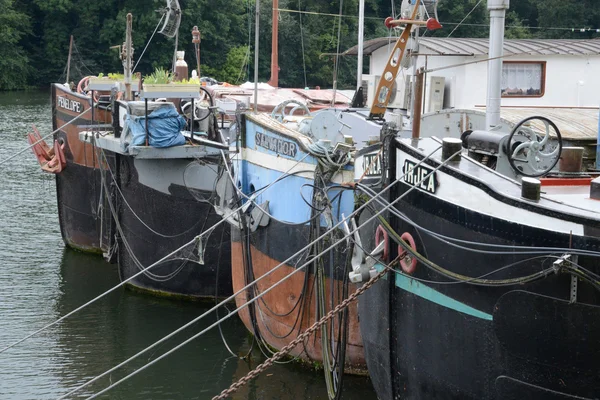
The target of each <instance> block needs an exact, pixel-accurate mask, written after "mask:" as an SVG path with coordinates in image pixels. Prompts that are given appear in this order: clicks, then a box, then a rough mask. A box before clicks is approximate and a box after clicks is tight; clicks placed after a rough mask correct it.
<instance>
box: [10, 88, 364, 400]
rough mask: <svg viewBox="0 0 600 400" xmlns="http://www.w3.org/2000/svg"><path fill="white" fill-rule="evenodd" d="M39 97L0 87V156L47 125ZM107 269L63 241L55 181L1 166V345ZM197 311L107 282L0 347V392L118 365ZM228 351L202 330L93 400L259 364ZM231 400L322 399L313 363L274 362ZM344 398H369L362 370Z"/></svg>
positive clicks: (171, 388) (192, 383) (63, 385)
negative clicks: (32, 129) (82, 307)
mask: <svg viewBox="0 0 600 400" xmlns="http://www.w3.org/2000/svg"><path fill="white" fill-rule="evenodd" d="M50 113H51V110H50V104H49V94H47V93H37V92H35V93H1V92H0V163H1V162H3V160H5V159H7V158H8V157H9V156H11V155H13V154H15V153H16V152H17V151H19V150H21V149H23V148H24V147H26V146H27V142H26V138H25V134H26V133H27V132H29V131H30V127H31V124H36V126H37V127H38V128H39V129H40V131H41V133H42V135H45V134H48V133H49V132H50V131H51V120H50ZM118 283H119V280H118V275H117V270H116V266H114V265H110V264H107V263H105V262H104V261H103V260H102V259H101V258H100V257H97V256H89V255H85V254H81V253H78V252H75V251H71V250H69V249H65V247H64V245H63V242H62V239H61V237H60V231H59V226H58V217H57V213H56V197H55V188H54V177H53V176H50V175H46V174H43V173H42V172H41V170H40V168H39V167H38V165H37V162H36V161H35V159H34V157H33V154H32V153H31V152H30V151H28V152H26V153H24V154H22V155H20V156H18V157H17V158H16V159H14V160H13V161H11V162H9V163H7V164H1V165H0V348H4V347H5V346H7V345H9V344H11V343H13V342H14V341H16V340H18V339H20V338H22V337H24V336H25V335H27V334H28V333H30V332H33V331H35V330H37V329H39V328H41V327H42V326H44V325H46V324H48V323H50V322H52V321H54V320H56V319H57V318H59V317H61V316H62V315H65V314H66V313H68V312H69V311H71V310H73V309H75V308H77V307H78V306H80V305H81V304H83V303H85V302H87V301H89V300H90V299H92V298H94V297H96V296H97V295H99V294H100V293H102V292H104V291H106V290H107V289H109V288H111V287H113V286H114V285H116V284H118ZM207 309H208V308H207V306H206V305H200V304H195V303H184V302H174V301H169V300H164V299H157V298H153V297H148V296H145V295H139V294H136V293H132V292H130V291H127V290H123V289H118V290H116V291H115V292H113V293H112V294H110V295H108V296H107V297H105V298H103V299H101V300H100V301H98V302H96V303H94V304H93V305H92V306H90V307H89V308H87V309H86V310H84V311H82V312H80V313H78V314H75V315H74V316H72V317H70V318H68V319H66V320H65V321H64V322H62V323H60V324H59V325H56V326H55V327H53V328H50V329H49V330H47V331H46V332H44V333H42V334H40V335H38V336H35V337H34V338H32V339H30V340H28V341H26V342H24V343H22V344H20V345H18V346H16V347H14V348H12V349H10V350H8V351H6V352H4V353H1V354H0V399H19V400H21V399H35V400H37V399H55V398H58V397H60V396H62V395H64V394H66V393H68V392H69V391H70V390H72V389H74V388H75V387H77V386H79V385H81V384H82V383H84V382H86V381H87V380H89V379H91V378H93V377H94V376H96V375H98V374H100V373H102V372H104V371H106V370H107V369H109V368H111V367H113V366H114V365H116V364H119V363H120V362H122V361H124V360H125V359H127V358H129V357H130V356H132V355H133V354H135V353H137V352H138V351H140V350H142V349H143V348H145V347H146V346H148V345H150V344H152V343H154V342H155V341H157V340H158V339H160V338H162V337H163V336H164V335H166V334H168V333H170V332H172V331H173V330H175V329H177V328H179V327H180V326H182V325H184V324H185V323H187V322H189V321H191V320H192V319H194V318H196V317H197V316H199V315H200V314H202V313H203V312H204V311H206V310H207ZM214 321H215V317H214V316H213V317H211V318H208V319H205V320H202V321H200V322H199V323H198V324H196V325H195V326H193V327H192V328H191V329H189V331H186V332H184V333H182V334H181V335H178V336H176V337H174V338H172V339H171V340H169V341H168V342H166V343H165V344H162V345H161V346H160V347H159V348H158V349H153V350H151V351H150V352H148V353H147V354H145V355H143V356H141V357H140V358H139V359H137V360H135V361H133V362H132V363H131V364H128V365H127V366H125V367H123V368H122V369H120V370H117V371H115V372H114V373H113V374H112V375H111V376H110V377H106V378H103V379H101V380H99V381H98V382H95V383H94V384H92V385H91V386H90V387H88V388H86V389H84V390H83V391H82V392H81V393H80V395H79V397H75V398H85V397H88V396H90V395H92V394H93V393H96V392H98V391H100V390H102V389H103V388H104V387H106V386H108V385H109V384H110V382H115V381H117V380H119V379H120V378H121V377H123V376H125V375H127V374H129V373H131V372H133V371H134V370H135V369H137V368H139V367H141V366H143V365H144V364H145V363H147V362H149V361H151V360H154V359H156V357H158V356H160V355H161V354H163V353H164V352H165V351H167V350H169V349H171V348H172V347H173V346H175V345H177V344H179V343H181V342H182V341H184V340H185V339H187V338H188V337H190V336H192V335H193V334H195V333H197V332H199V331H200V330H202V329H203V328H204V327H206V326H208V325H210V324H211V323H212V322H214ZM223 333H224V337H225V338H226V340H227V342H228V344H229V346H230V348H231V349H232V350H233V351H234V352H235V353H237V354H245V353H246V352H247V351H248V349H249V346H250V344H251V339H250V338H249V336H248V334H247V332H246V330H245V328H244V326H243V325H242V324H241V322H240V321H239V320H237V318H232V319H231V320H230V321H227V322H225V323H223ZM262 360H263V359H262V357H261V355H260V353H258V354H257V352H255V353H254V356H253V359H252V360H251V364H248V363H247V362H246V361H241V360H239V359H237V358H234V357H232V356H231V355H230V354H229V353H228V352H227V350H226V349H225V347H224V345H223V341H222V338H221V336H220V334H219V332H218V330H214V331H211V332H209V333H208V334H206V335H204V336H202V337H201V338H199V339H197V340H195V341H193V342H192V343H190V344H188V345H187V346H185V347H183V348H182V349H180V350H179V351H177V352H176V353H174V354H172V355H170V356H168V357H167V358H165V359H163V360H161V361H159V362H158V363H156V364H155V365H153V366H151V367H150V368H148V369H146V370H144V371H142V372H141V373H140V374H138V375H136V376H135V377H133V378H132V379H130V380H128V381H126V382H125V383H123V384H122V385H121V386H118V387H116V388H114V389H112V390H111V391H110V392H108V393H107V394H106V395H104V396H102V397H101V398H103V399H211V398H212V397H213V396H215V395H217V394H219V393H220V391H221V390H223V389H226V388H228V387H229V385H231V384H232V383H233V382H235V381H236V380H238V379H239V378H241V377H243V376H244V375H245V374H246V373H247V372H248V371H249V370H250V369H251V367H252V366H256V365H257V364H258V363H260V362H261V361H262ZM233 398H234V399H304V400H308V399H326V398H327V396H326V392H325V383H324V380H323V376H322V373H321V372H320V371H312V370H310V369H308V368H306V367H303V366H299V365H297V364H289V363H288V364H281V365H276V366H274V367H272V368H270V369H269V370H267V371H266V373H263V374H262V375H261V376H260V377H258V378H257V379H256V380H254V381H253V382H251V383H250V384H249V385H248V386H246V387H245V388H243V389H242V390H241V391H240V392H238V393H237V394H236V395H235V396H234V397H233ZM343 398H344V399H348V400H358V399H365V400H368V399H375V398H376V396H375V394H374V392H373V389H372V387H371V384H370V382H369V380H368V379H367V378H360V377H348V378H347V380H346V385H345V391H344V396H343Z"/></svg>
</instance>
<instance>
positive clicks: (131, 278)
mask: <svg viewBox="0 0 600 400" xmlns="http://www.w3.org/2000/svg"><path fill="white" fill-rule="evenodd" d="M197 238H198V237H196V238H194V239H193V240H192V241H190V242H188V243H186V244H185V245H183V246H182V247H180V248H179V249H177V250H175V251H173V252H172V253H170V254H168V255H166V256H165V257H163V258H161V259H160V260H158V261H157V262H155V263H154V264H152V265H150V266H149V267H148V268H146V269H145V270H144V271H141V272H138V273H137V274H135V275H133V276H131V277H130V278H128V279H126V280H124V281H122V282H121V283H119V284H118V285H116V286H114V287H112V288H111V289H109V290H107V291H106V292H104V293H102V294H100V295H99V296H96V297H94V298H93V299H92V300H90V301H88V302H87V303H85V304H83V305H81V306H79V307H77V308H76V309H74V310H73V311H71V312H69V313H68V314H66V315H63V316H62V317H60V318H59V319H57V320H56V321H54V322H51V323H49V324H48V325H46V326H44V327H43V328H40V329H38V330H37V331H35V332H33V333H31V334H29V335H27V336H25V337H24V338H22V339H19V340H17V341H16V342H14V343H12V344H10V345H8V346H6V347H4V348H3V349H2V350H0V354H1V353H4V352H5V351H6V350H8V349H10V348H12V347H15V346H16V345H18V344H20V343H23V342H24V341H26V340H27V339H29V338H31V337H33V336H35V335H37V334H38V333H40V332H43V331H45V330H46V329H48V328H50V327H52V326H54V325H56V324H58V323H59V322H61V321H64V320H65V319H67V318H68V317H70V316H71V315H73V314H75V313H77V312H78V311H81V310H83V309H84V308H85V307H87V306H89V305H90V304H92V303H94V302H96V301H97V300H100V299H101V298H103V297H105V296H106V295H107V294H109V293H112V292H114V291H115V290H116V289H118V288H120V287H121V286H124V285H125V284H126V283H128V282H129V281H131V280H133V279H135V278H137V277H138V276H139V275H141V274H142V273H143V272H145V271H147V270H149V269H150V268H153V267H154V266H156V265H158V264H160V263H161V262H163V261H164V260H166V259H167V258H169V257H171V256H172V255H175V254H176V253H177V252H178V251H179V250H181V249H183V248H184V247H185V246H188V245H189V244H191V243H193V242H194V241H196V240H197Z"/></svg>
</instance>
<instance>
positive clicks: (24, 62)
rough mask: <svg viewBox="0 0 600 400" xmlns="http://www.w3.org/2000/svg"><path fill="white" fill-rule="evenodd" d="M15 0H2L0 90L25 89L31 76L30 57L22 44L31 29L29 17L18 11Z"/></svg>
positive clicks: (0, 2) (0, 12)
mask: <svg viewBox="0 0 600 400" xmlns="http://www.w3.org/2000/svg"><path fill="white" fill-rule="evenodd" d="M14 3H15V1H14V0H0V10H1V11H0V54H1V55H2V57H0V71H2V73H0V90H14V89H23V88H24V87H26V86H27V79H28V76H29V72H30V68H29V58H28V56H27V54H26V52H25V50H24V49H23V47H22V46H21V45H20V42H21V40H22V39H23V38H24V37H25V36H26V35H28V34H29V33H30V32H31V31H30V24H29V18H28V17H27V15H25V14H23V13H21V12H18V11H17V10H15V7H14Z"/></svg>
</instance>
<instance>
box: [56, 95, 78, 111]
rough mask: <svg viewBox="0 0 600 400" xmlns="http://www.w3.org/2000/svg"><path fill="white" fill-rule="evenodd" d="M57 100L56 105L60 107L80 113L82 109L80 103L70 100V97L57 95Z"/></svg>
mask: <svg viewBox="0 0 600 400" xmlns="http://www.w3.org/2000/svg"><path fill="white" fill-rule="evenodd" d="M57 100H58V101H57V104H58V106H59V107H60V108H64V109H65V110H69V111H74V112H77V113H80V112H81V111H82V109H83V107H82V105H81V103H80V102H78V101H75V100H70V99H67V98H64V97H62V96H58V98H57Z"/></svg>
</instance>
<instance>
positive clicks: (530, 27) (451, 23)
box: [277, 0, 600, 32]
mask: <svg viewBox="0 0 600 400" xmlns="http://www.w3.org/2000/svg"><path fill="white" fill-rule="evenodd" d="M392 1H393V0H392ZM277 11H279V12H287V13H294V14H308V15H322V16H328V17H335V18H339V17H342V18H355V19H358V15H340V14H331V13H322V12H317V11H301V10H291V9H287V8H278V9H277ZM392 15H394V14H393V13H392ZM394 17H396V16H395V15H394ZM365 19H372V20H377V21H381V20H382V18H381V17H365ZM440 23H441V24H442V25H464V26H480V27H488V28H489V26H490V25H489V24H464V23H462V22H460V23H459V22H445V21H444V22H440ZM506 27H507V28H525V29H543V30H556V31H571V32H600V28H587V27H585V28H572V27H571V28H569V27H549V26H523V25H507V26H506Z"/></svg>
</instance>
